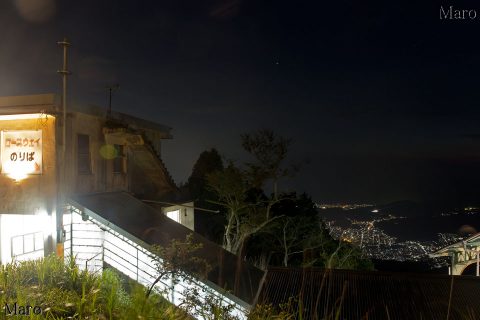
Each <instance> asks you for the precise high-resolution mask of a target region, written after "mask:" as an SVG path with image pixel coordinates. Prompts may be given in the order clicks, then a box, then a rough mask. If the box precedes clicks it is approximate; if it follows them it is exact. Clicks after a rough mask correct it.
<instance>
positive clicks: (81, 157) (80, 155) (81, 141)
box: [77, 134, 92, 174]
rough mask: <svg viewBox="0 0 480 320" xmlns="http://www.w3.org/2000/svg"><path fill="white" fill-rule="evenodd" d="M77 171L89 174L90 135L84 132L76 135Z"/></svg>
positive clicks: (90, 170)
mask: <svg viewBox="0 0 480 320" xmlns="http://www.w3.org/2000/svg"><path fill="white" fill-rule="evenodd" d="M77 172H78V174H91V173H92V169H91V162H90V137H89V136H88V135H86V134H79V135H77Z"/></svg>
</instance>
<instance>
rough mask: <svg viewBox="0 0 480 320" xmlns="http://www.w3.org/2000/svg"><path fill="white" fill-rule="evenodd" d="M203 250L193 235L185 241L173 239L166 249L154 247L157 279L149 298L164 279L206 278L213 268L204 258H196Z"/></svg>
mask: <svg viewBox="0 0 480 320" xmlns="http://www.w3.org/2000/svg"><path fill="white" fill-rule="evenodd" d="M201 248H202V244H201V243H194V241H193V233H190V234H188V235H187V236H186V237H185V240H184V241H181V240H177V239H172V240H171V241H170V244H169V245H168V246H166V247H163V246H160V245H154V246H152V255H151V256H150V258H151V259H152V261H153V263H154V265H155V269H156V270H157V273H158V274H157V278H156V279H155V281H154V282H153V283H152V285H151V286H150V288H149V289H148V290H147V293H146V298H148V297H149V296H150V294H151V292H152V290H153V288H154V287H155V285H156V284H157V283H158V282H159V281H161V280H162V279H164V278H169V279H177V278H180V277H181V278H184V279H187V280H191V279H195V278H206V277H207V275H208V273H209V272H210V270H211V266H210V265H209V264H208V263H207V261H206V260H205V259H203V258H199V257H197V256H196V252H197V251H198V250H199V249H201Z"/></svg>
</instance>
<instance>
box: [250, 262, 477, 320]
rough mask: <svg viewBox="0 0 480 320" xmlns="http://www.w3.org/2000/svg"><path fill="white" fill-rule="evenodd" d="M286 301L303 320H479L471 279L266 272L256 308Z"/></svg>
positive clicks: (344, 272) (289, 270)
mask: <svg viewBox="0 0 480 320" xmlns="http://www.w3.org/2000/svg"><path fill="white" fill-rule="evenodd" d="M450 288H452V290H450ZM450 293H451V302H450V311H449V301H450ZM290 297H296V298H297V299H298V301H301V303H302V305H303V308H302V310H303V312H304V319H337V318H335V316H336V313H337V312H339V318H338V319H447V313H450V315H449V318H448V319H450V320H452V319H459V320H460V319H480V278H476V277H470V276H454V277H451V276H447V275H445V276H444V275H428V274H427V275H426V274H403V273H386V272H359V271H351V270H323V269H292V268H270V269H269V270H268V273H267V276H266V279H265V283H264V286H263V289H262V292H261V294H260V296H259V301H258V302H259V303H267V304H269V303H271V304H273V305H277V306H278V305H280V304H282V303H286V302H288V300H289V298H290Z"/></svg>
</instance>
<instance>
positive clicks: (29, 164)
mask: <svg viewBox="0 0 480 320" xmlns="http://www.w3.org/2000/svg"><path fill="white" fill-rule="evenodd" d="M1 139H2V140H1V143H0V146H1V149H0V155H1V156H0V157H1V161H2V173H3V174H8V175H19V174H21V175H27V174H41V173H42V144H43V138H42V130H12V131H2V135H1Z"/></svg>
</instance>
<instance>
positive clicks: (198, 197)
mask: <svg viewBox="0 0 480 320" xmlns="http://www.w3.org/2000/svg"><path fill="white" fill-rule="evenodd" d="M218 170H220V171H221V170H223V161H222V158H221V157H220V154H219V153H218V151H217V149H215V148H212V149H210V150H206V151H203V152H202V153H201V154H200V156H199V157H198V160H197V162H195V164H194V165H193V169H192V174H191V175H190V177H189V178H188V184H187V185H188V189H189V191H190V195H191V197H193V199H195V201H201V202H202V207H203V205H207V206H208V203H207V202H205V201H204V200H205V199H211V198H212V197H213V196H214V194H212V193H211V192H209V190H208V189H207V188H206V185H207V181H206V175H207V174H209V173H212V172H215V171H218ZM204 202H205V203H204Z"/></svg>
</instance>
